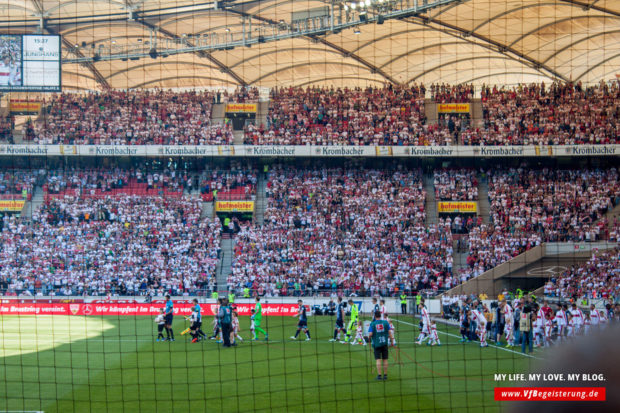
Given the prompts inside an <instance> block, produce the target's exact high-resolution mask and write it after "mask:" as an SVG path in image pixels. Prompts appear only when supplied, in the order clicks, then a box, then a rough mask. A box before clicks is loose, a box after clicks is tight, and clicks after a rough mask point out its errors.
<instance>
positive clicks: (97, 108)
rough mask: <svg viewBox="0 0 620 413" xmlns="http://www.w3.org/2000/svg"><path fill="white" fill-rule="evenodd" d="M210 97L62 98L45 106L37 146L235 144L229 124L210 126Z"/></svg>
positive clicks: (124, 94) (131, 94)
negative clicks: (38, 144)
mask: <svg viewBox="0 0 620 413" xmlns="http://www.w3.org/2000/svg"><path fill="white" fill-rule="evenodd" d="M212 103H213V94H212V93H210V92H196V91H194V92H172V91H142V90H133V91H109V92H104V93H89V94H86V95H78V94H70V93H63V94H60V95H53V96H52V98H51V101H49V102H46V105H47V109H46V110H45V115H44V116H43V119H42V121H40V122H37V123H36V128H35V134H34V139H33V141H34V143H40V144H59V143H61V144H98V145H145V144H151V145H218V144H230V143H232V139H233V137H232V130H231V129H230V126H229V125H213V124H211V107H212Z"/></svg>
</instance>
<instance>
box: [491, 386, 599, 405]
mask: <svg viewBox="0 0 620 413" xmlns="http://www.w3.org/2000/svg"><path fill="white" fill-rule="evenodd" d="M605 397H606V394H605V387H496V388H495V401H571V402H580V401H588V402H591V401H605Z"/></svg>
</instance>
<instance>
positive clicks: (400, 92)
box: [245, 86, 452, 145]
mask: <svg viewBox="0 0 620 413" xmlns="http://www.w3.org/2000/svg"><path fill="white" fill-rule="evenodd" d="M424 93H425V91H424V88H423V86H422V87H418V86H412V87H410V88H398V87H393V86H390V87H386V88H380V89H378V88H366V89H347V88H345V89H340V88H338V89H334V88H310V87H308V88H306V89H303V88H292V87H291V88H281V89H277V88H276V89H273V90H272V91H271V101H270V105H269V113H268V116H267V125H259V126H249V127H247V128H246V130H245V143H246V144H253V145H263V144H271V145H274V144H275V145H311V144H312V145H446V144H450V143H452V140H451V136H449V134H447V132H445V131H443V130H440V129H439V128H438V127H437V126H436V125H435V126H434V127H432V126H428V125H426V116H425V114H424V113H425V112H424Z"/></svg>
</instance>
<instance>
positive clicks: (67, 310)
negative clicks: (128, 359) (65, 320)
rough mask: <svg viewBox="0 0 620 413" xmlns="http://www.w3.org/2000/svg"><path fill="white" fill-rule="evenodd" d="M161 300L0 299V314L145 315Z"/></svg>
mask: <svg viewBox="0 0 620 413" xmlns="http://www.w3.org/2000/svg"><path fill="white" fill-rule="evenodd" d="M200 307H202V314H203V315H206V316H210V315H211V316H212V315H214V311H215V310H216V308H217V304H204V303H203V304H200ZM235 307H236V309H237V312H238V313H239V315H241V316H249V315H250V314H251V312H250V311H251V309H252V308H254V304H239V305H236V306H235ZM160 308H164V303H163V302H161V303H150V304H145V303H116V302H106V303H101V302H99V303H98V302H93V303H1V304H0V315H86V316H90V315H93V316H108V315H111V316H120V315H129V316H135V315H147V316H155V315H157V314H159V309H160ZM191 308H192V304H191V302H187V301H184V302H175V303H174V314H175V315H190V314H191ZM296 313H297V305H296V304H263V315H266V316H287V315H288V316H291V315H294V314H296Z"/></svg>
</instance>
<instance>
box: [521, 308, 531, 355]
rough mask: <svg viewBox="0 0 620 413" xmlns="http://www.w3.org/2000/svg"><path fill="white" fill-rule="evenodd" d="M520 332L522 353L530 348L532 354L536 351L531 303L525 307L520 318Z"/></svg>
mask: <svg viewBox="0 0 620 413" xmlns="http://www.w3.org/2000/svg"><path fill="white" fill-rule="evenodd" d="M519 331H520V332H521V352H522V353H525V346H526V345H527V346H529V348H530V353H531V352H532V351H534V348H533V340H532V306H531V305H530V303H529V302H526V303H525V304H524V305H523V310H522V311H521V315H520V316H519Z"/></svg>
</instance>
